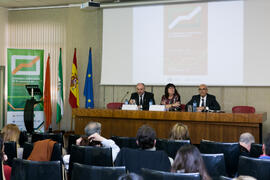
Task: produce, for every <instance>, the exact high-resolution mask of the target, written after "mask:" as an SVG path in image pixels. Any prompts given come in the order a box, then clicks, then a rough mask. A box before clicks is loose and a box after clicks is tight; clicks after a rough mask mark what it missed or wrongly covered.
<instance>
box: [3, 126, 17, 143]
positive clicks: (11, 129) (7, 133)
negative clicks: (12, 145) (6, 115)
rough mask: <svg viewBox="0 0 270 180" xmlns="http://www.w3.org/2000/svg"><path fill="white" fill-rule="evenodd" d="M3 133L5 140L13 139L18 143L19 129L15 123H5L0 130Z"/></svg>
mask: <svg viewBox="0 0 270 180" xmlns="http://www.w3.org/2000/svg"><path fill="white" fill-rule="evenodd" d="M1 133H2V134H3V140H4V141H5V142H6V141H14V142H16V143H17V144H18V143H19V137H20V130H19V128H18V126H17V125H16V124H7V125H5V126H4V127H3V129H2V130H1Z"/></svg>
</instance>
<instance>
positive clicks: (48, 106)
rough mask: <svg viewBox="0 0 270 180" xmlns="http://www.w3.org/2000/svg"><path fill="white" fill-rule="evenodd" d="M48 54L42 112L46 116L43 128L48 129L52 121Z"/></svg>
mask: <svg viewBox="0 0 270 180" xmlns="http://www.w3.org/2000/svg"><path fill="white" fill-rule="evenodd" d="M50 73H51V72H50V54H49V55H48V59H47V67H46V76H45V90H44V114H45V117H46V122H45V130H48V128H49V126H50V125H51V123H52V104H51V76H50Z"/></svg>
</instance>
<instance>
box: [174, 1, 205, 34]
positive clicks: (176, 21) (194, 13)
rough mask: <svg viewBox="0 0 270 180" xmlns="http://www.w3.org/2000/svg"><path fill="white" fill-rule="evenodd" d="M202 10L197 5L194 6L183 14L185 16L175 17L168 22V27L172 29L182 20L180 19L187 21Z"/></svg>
mask: <svg viewBox="0 0 270 180" xmlns="http://www.w3.org/2000/svg"><path fill="white" fill-rule="evenodd" d="M201 11H202V7H201V6H198V7H196V8H194V9H193V10H192V11H191V12H190V13H189V14H187V15H185V16H178V17H177V18H175V19H174V20H173V21H172V22H171V23H170V24H169V29H170V30H171V29H173V28H174V27H175V26H176V25H177V24H178V23H180V22H182V21H188V20H191V19H192V18H193V17H195V16H196V15H198V14H199V13H200V12H201Z"/></svg>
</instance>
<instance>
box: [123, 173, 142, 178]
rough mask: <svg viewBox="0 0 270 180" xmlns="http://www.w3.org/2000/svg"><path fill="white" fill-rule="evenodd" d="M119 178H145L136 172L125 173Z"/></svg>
mask: <svg viewBox="0 0 270 180" xmlns="http://www.w3.org/2000/svg"><path fill="white" fill-rule="evenodd" d="M118 180H143V178H142V177H141V176H140V175H138V174H136V173H128V174H123V175H122V176H120V177H119V178H118Z"/></svg>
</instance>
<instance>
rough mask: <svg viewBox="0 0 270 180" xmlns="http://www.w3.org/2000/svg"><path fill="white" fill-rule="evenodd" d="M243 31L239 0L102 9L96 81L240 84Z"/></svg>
mask: <svg viewBox="0 0 270 180" xmlns="http://www.w3.org/2000/svg"><path fill="white" fill-rule="evenodd" d="M228 12H230V13H228ZM243 34H244V32H243V2H242V1H230V2H212V3H191V4H178V5H167V6H145V7H133V8H118V9H104V12H103V49H102V75H101V84H123V85H124V84H127V85H128V84H136V83H137V82H144V83H146V84H149V85H150V84H151V85H163V84H166V83H168V82H173V83H175V84H178V85H198V84H200V83H207V84H209V85H241V84H243V79H244V77H243V67H244V65H243V64H244V60H243ZM112 68H114V69H115V70H114V71H110V69H112Z"/></svg>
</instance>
